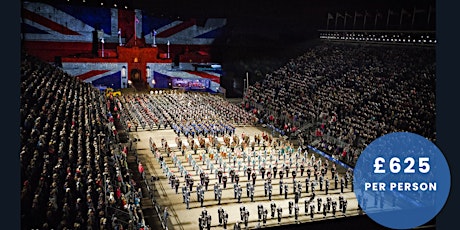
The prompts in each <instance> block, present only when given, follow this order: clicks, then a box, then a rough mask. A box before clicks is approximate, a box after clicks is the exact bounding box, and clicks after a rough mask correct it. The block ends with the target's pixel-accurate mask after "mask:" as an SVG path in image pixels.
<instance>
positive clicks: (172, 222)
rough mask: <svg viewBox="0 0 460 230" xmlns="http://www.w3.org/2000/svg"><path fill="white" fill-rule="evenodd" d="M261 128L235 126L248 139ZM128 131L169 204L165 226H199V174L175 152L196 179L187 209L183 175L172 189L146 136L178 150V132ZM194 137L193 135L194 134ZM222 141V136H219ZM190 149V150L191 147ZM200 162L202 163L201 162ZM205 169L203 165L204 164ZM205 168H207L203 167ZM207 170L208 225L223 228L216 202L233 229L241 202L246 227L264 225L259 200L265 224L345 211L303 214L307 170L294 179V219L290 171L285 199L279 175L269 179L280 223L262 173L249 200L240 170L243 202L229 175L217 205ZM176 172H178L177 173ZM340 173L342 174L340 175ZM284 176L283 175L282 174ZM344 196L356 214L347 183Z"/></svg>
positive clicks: (330, 216) (334, 195) (316, 218)
mask: <svg viewBox="0 0 460 230" xmlns="http://www.w3.org/2000/svg"><path fill="white" fill-rule="evenodd" d="M262 132H263V130H262V129H261V128H259V127H237V128H236V134H237V135H238V136H241V134H242V133H245V135H249V136H250V138H251V140H253V137H254V135H255V134H261V133H262ZM131 134H134V135H135V136H136V137H137V138H138V141H137V147H136V148H137V153H138V157H139V160H140V161H141V162H142V164H143V165H144V168H145V173H146V175H149V176H155V177H158V178H159V179H158V180H155V181H150V182H149V183H152V184H154V186H155V187H156V189H157V190H158V194H157V196H159V197H156V200H157V202H158V204H159V205H160V206H161V207H168V209H169V213H170V216H169V222H168V229H180V230H184V229H187V230H188V229H198V218H199V215H200V213H201V211H202V210H203V208H202V207H201V206H200V203H199V202H197V195H196V187H195V186H196V184H197V182H198V181H199V175H196V174H195V172H194V171H193V169H192V167H191V166H189V164H188V163H186V159H185V157H184V156H182V154H180V153H179V154H177V155H178V157H179V158H180V159H181V161H182V162H183V165H184V166H185V165H186V166H187V167H188V169H187V170H188V171H189V172H191V173H192V177H193V179H194V181H195V184H194V189H193V191H192V192H191V193H190V197H191V202H190V209H188V210H187V209H186V205H185V204H184V203H183V202H182V201H183V198H182V193H181V187H182V185H183V182H184V178H183V177H180V182H181V183H180V186H179V192H178V194H176V192H175V190H174V189H173V188H172V187H171V186H170V185H169V183H168V179H167V178H166V175H165V174H164V173H163V171H162V169H160V164H159V163H158V161H157V159H156V158H155V157H154V155H153V154H152V152H151V150H150V146H149V139H150V138H152V140H153V141H154V142H155V143H156V146H161V139H162V138H165V139H166V140H167V142H168V143H169V145H170V146H171V149H172V150H173V151H177V152H178V149H177V147H176V144H175V138H176V137H177V135H176V134H175V133H174V131H173V130H154V131H149V130H139V131H138V132H132V133H131ZM180 138H181V139H182V140H183V143H185V144H186V143H187V141H186V137H184V136H183V135H181V137H180ZM195 139H196V138H195ZM220 141H222V140H220ZM190 151H191V150H190ZM200 151H204V150H198V153H200ZM311 154H315V155H316V159H318V157H319V155H317V154H316V153H311V152H310V151H309V155H308V156H310V155H311ZM163 155H164V156H165V161H166V162H167V164H168V166H169V167H170V168H172V169H173V170H176V171H175V172H177V171H178V170H177V168H175V167H174V165H173V163H172V159H171V158H169V157H166V154H163ZM193 156H194V158H196V160H197V162H198V161H199V159H198V158H199V154H197V155H193ZM200 164H201V163H200ZM339 167H340V166H339V165H337V169H338V171H339V172H342V173H343V172H344V171H345V170H344V169H343V168H342V169H340V168H339ZM203 168H204V169H206V166H204V167H203ZM205 171H206V170H205ZM207 172H208V174H209V175H210V177H209V178H210V183H209V188H208V191H206V192H205V201H204V207H205V208H206V209H207V210H208V213H210V214H211V216H212V220H211V229H224V228H223V226H222V225H219V220H218V212H217V210H218V208H219V206H222V207H223V209H224V210H226V211H227V212H228V225H227V229H230V228H231V229H233V226H234V224H235V222H237V221H239V220H240V212H239V209H240V207H241V206H242V205H244V206H245V207H246V208H248V209H249V213H250V215H249V224H248V228H250V229H252V228H256V227H258V226H262V227H263V226H264V225H263V223H262V221H259V220H258V215H257V206H258V205H259V204H262V205H263V206H264V207H265V208H266V209H267V210H268V217H267V222H266V224H265V226H266V227H270V226H279V225H288V224H295V223H304V222H311V221H327V220H328V219H333V218H343V217H345V215H344V214H343V213H342V212H341V210H339V209H338V207H337V212H336V215H335V217H334V216H333V214H332V213H331V212H329V213H327V215H326V217H324V216H323V213H322V210H321V212H317V213H315V214H314V218H313V219H312V218H311V217H310V214H308V215H307V214H306V213H305V211H304V200H305V199H306V198H309V197H310V195H311V190H310V191H309V193H308V194H306V193H305V178H306V173H304V175H303V177H301V176H300V173H298V176H297V178H296V179H297V180H298V181H301V182H303V189H302V196H301V198H300V199H299V210H300V211H299V218H298V220H297V221H296V220H295V218H294V211H293V212H292V213H293V214H292V215H289V211H288V201H294V194H293V192H292V189H291V188H292V176H291V175H289V177H288V178H287V179H283V181H284V182H285V183H286V182H288V183H289V192H290V193H289V194H288V200H286V199H285V198H284V194H283V195H279V177H277V178H275V179H273V180H272V184H273V196H272V201H274V202H275V203H276V205H277V207H278V206H281V207H282V208H283V215H282V216H283V218H282V221H281V223H280V224H278V220H277V215H276V213H275V217H274V218H272V217H271V214H270V203H271V202H272V201H269V199H268V197H265V194H264V181H263V180H262V179H261V177H260V176H259V177H258V180H257V181H256V188H255V192H254V202H251V200H250V198H249V197H247V196H246V182H247V177H246V176H243V172H240V173H239V175H240V184H241V185H242V187H243V195H242V199H241V201H242V203H237V200H236V199H234V194H233V183H231V182H230V179H229V180H228V184H227V188H226V189H223V190H222V200H221V205H218V201H216V200H214V192H213V185H214V183H215V182H216V181H217V179H216V178H215V177H214V174H212V173H211V172H210V170H207ZM177 175H178V176H179V174H178V173H177ZM341 176H342V175H341ZM328 177H329V178H330V177H331V175H330V170H328ZM285 178H286V177H285ZM330 188H331V189H330V190H329V195H330V196H331V197H332V199H334V200H338V196H339V194H340V185H339V188H338V189H334V185H333V183H331V186H330ZM316 197H322V199H323V202H324V201H325V200H326V194H325V191H324V189H323V191H320V190H319V188H317V189H316ZM343 197H345V199H346V200H347V201H348V206H347V211H346V216H353V215H358V213H359V212H358V204H357V201H356V197H355V194H354V192H353V191H352V190H351V186H350V185H348V188H345V189H344V194H343ZM315 206H316V199H315ZM161 211H163V210H161ZM240 226H241V227H242V228H244V224H241V225H240Z"/></svg>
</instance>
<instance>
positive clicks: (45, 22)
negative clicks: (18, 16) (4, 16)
mask: <svg viewBox="0 0 460 230" xmlns="http://www.w3.org/2000/svg"><path fill="white" fill-rule="evenodd" d="M22 17H24V18H26V19H29V20H31V21H33V22H36V23H38V24H40V25H42V26H46V27H48V28H50V29H52V30H54V31H56V32H58V33H61V34H65V35H80V33H78V32H76V31H73V30H71V29H69V28H67V27H65V26H63V25H60V24H58V23H56V22H53V21H51V20H50V19H48V18H45V17H43V16H41V15H38V14H36V13H34V12H31V11H29V10H26V9H24V8H23V9H22Z"/></svg>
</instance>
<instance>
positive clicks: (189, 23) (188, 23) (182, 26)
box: [157, 19, 196, 38]
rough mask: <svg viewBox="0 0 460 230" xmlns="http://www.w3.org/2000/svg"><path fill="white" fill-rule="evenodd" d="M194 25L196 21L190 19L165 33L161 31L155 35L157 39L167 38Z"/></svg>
mask: <svg viewBox="0 0 460 230" xmlns="http://www.w3.org/2000/svg"><path fill="white" fill-rule="evenodd" d="M195 24H196V21H195V20H194V19H191V20H189V21H186V22H182V23H180V24H178V25H176V26H173V27H171V28H169V29H167V30H165V31H162V32H161V33H158V34H157V38H167V37H169V36H171V35H173V34H175V33H178V32H180V31H182V30H185V29H187V28H189V27H191V26H193V25H195Z"/></svg>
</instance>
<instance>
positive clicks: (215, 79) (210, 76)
mask: <svg viewBox="0 0 460 230" xmlns="http://www.w3.org/2000/svg"><path fill="white" fill-rule="evenodd" d="M185 72H187V73H190V74H194V75H197V76H200V77H202V78H207V79H210V80H211V81H213V82H216V83H219V84H220V77H219V76H216V75H212V74H209V73H206V72H199V71H185Z"/></svg>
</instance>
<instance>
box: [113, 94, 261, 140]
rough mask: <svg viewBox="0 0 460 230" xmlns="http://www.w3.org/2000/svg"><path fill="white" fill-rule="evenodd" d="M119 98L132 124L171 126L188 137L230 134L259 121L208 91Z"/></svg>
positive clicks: (158, 127) (154, 127) (148, 126)
mask: <svg viewBox="0 0 460 230" xmlns="http://www.w3.org/2000/svg"><path fill="white" fill-rule="evenodd" d="M116 100H117V104H119V106H120V109H121V110H122V111H123V113H125V114H127V115H126V116H127V120H128V122H129V123H130V124H139V127H141V128H144V129H145V128H148V129H160V128H171V129H173V130H174V131H175V132H176V133H177V135H181V134H183V135H185V136H187V137H188V136H189V135H190V136H192V137H195V136H198V135H199V134H201V135H204V136H207V135H208V134H209V135H213V136H223V135H224V134H230V135H231V134H232V133H234V132H235V128H236V126H242V125H252V124H254V123H256V122H257V118H256V117H255V115H254V114H252V113H249V112H246V111H245V110H243V109H241V108H240V107H239V106H237V105H236V104H232V103H230V102H228V101H226V100H224V99H223V98H222V97H220V96H218V95H213V94H208V93H197V92H177V91H169V92H166V93H162V94H140V95H123V96H121V97H118V98H116ZM130 126H131V127H132V125H130Z"/></svg>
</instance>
